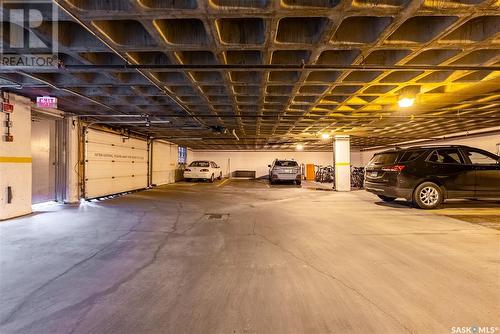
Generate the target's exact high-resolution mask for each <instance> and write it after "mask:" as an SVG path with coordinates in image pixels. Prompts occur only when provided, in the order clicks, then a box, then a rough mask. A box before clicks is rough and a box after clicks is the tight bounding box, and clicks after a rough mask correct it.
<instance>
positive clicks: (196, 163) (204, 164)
mask: <svg viewBox="0 0 500 334" xmlns="http://www.w3.org/2000/svg"><path fill="white" fill-rule="evenodd" d="M208 166H210V164H209V163H208V161H193V162H192V163H191V164H190V165H189V167H208Z"/></svg>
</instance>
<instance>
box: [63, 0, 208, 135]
mask: <svg viewBox="0 0 500 334" xmlns="http://www.w3.org/2000/svg"><path fill="white" fill-rule="evenodd" d="M54 2H55V4H56V5H57V6H58V7H59V8H60V9H61V10H62V11H64V12H65V13H66V14H67V15H69V16H70V17H71V18H72V19H73V20H75V22H77V23H78V24H80V25H81V26H82V27H83V28H84V29H85V30H87V31H88V32H89V33H91V34H92V35H93V36H95V37H96V38H97V39H98V40H99V41H101V42H102V43H103V44H104V45H106V46H107V47H108V48H109V49H110V50H111V51H113V52H114V53H115V54H116V55H117V56H118V57H120V58H121V59H123V60H124V61H125V64H124V65H123V66H124V67H125V68H132V67H131V66H136V65H132V64H130V62H129V61H128V59H127V58H126V57H124V56H122V54H121V53H120V52H119V51H117V50H116V49H115V48H113V47H112V46H111V45H110V44H109V43H108V42H107V41H106V40H104V39H103V38H101V37H100V36H99V35H98V34H96V33H95V32H94V31H93V30H92V29H91V28H90V27H88V26H87V24H85V22H83V21H82V20H80V19H79V18H78V17H76V16H75V15H73V13H71V12H70V11H69V10H68V9H66V8H65V7H64V6H63V5H62V4H61V3H60V0H54ZM65 66H73V65H65ZM83 66H98V65H83ZM136 70H137V72H138V73H140V74H141V75H142V76H143V77H144V78H146V80H148V81H149V82H151V84H153V85H154V86H155V87H156V88H157V89H158V90H160V92H162V93H163V94H165V95H166V96H168V97H169V98H170V99H171V100H172V101H174V103H175V104H177V105H178V106H179V107H180V108H181V109H182V110H184V111H185V112H186V113H187V114H189V115H190V116H191V117H192V118H193V119H194V120H195V121H196V122H198V123H199V124H200V125H203V126H206V124H205V123H203V122H202V121H201V120H199V119H198V118H196V116H195V115H193V114H192V113H191V112H190V111H189V110H188V109H187V108H186V107H184V106H183V105H182V104H180V103H179V102H178V101H177V100H176V99H175V98H174V97H173V96H171V95H170V94H169V93H168V92H167V91H166V90H164V89H163V88H161V87H160V86H158V84H156V82H154V81H153V80H152V79H151V78H150V77H149V75H146V74H145V73H144V72H142V71H141V69H140V68H136Z"/></svg>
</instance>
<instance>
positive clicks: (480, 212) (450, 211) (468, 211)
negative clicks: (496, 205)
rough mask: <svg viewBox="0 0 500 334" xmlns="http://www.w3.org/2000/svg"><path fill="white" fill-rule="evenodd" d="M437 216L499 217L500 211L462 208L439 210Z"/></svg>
mask: <svg viewBox="0 0 500 334" xmlns="http://www.w3.org/2000/svg"><path fill="white" fill-rule="evenodd" d="M436 213H437V214H439V215H464V216H469V215H471V216H480V215H500V209H486V208H485V209H482V208H463V209H441V210H438V211H436Z"/></svg>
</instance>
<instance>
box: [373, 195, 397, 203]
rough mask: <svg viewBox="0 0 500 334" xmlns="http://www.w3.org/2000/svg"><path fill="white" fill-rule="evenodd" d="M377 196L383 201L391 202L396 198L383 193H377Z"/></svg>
mask: <svg viewBox="0 0 500 334" xmlns="http://www.w3.org/2000/svg"><path fill="white" fill-rule="evenodd" d="M377 196H378V198H380V199H381V200H382V201H384V202H393V201H394V200H395V199H396V197H389V196H384V195H377Z"/></svg>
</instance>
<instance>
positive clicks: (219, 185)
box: [216, 179, 229, 188]
mask: <svg viewBox="0 0 500 334" xmlns="http://www.w3.org/2000/svg"><path fill="white" fill-rule="evenodd" d="M228 181H229V179H225V180H224V181H222V182H221V183H219V184H218V185H216V187H217V188H218V187H221V186H222V185H223V184H224V183H226V182H228Z"/></svg>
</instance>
